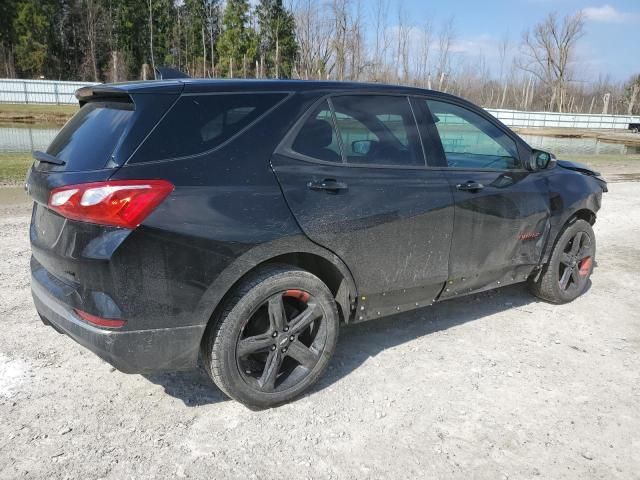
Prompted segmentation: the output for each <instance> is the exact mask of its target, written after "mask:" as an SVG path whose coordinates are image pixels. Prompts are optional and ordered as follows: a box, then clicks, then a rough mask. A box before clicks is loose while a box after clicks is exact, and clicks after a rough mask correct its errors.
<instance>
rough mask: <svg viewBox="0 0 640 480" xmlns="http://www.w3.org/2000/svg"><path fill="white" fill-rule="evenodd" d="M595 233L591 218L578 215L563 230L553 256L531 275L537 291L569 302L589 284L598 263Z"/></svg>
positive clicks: (554, 300)
mask: <svg viewBox="0 0 640 480" xmlns="http://www.w3.org/2000/svg"><path fill="white" fill-rule="evenodd" d="M595 256H596V237H595V235H594V233H593V229H592V228H591V225H590V224H589V222H587V221H585V220H581V219H576V220H574V221H572V222H570V223H569V224H567V225H566V226H565V228H564V230H563V231H562V232H561V233H560V235H559V237H558V239H557V241H556V244H555V247H554V249H553V252H552V253H551V258H549V261H548V262H547V264H546V265H544V266H543V267H542V271H541V272H540V273H539V274H538V275H537V276H536V275H534V276H533V278H531V279H529V287H530V288H531V291H532V292H533V294H534V295H536V296H538V297H540V298H542V299H543V300H546V301H548V302H551V303H567V302H570V301H572V300H574V299H576V298H577V297H579V296H580V295H582V294H583V293H584V292H585V291H586V290H587V288H588V286H589V280H590V278H591V273H592V272H593V268H594V266H595Z"/></svg>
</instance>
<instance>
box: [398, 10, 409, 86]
mask: <svg viewBox="0 0 640 480" xmlns="http://www.w3.org/2000/svg"><path fill="white" fill-rule="evenodd" d="M410 34H411V27H410V26H409V23H408V20H407V14H406V11H405V9H404V4H403V3H402V2H398V27H397V32H396V35H397V37H398V38H397V40H398V48H397V51H396V65H395V72H396V77H397V78H398V80H400V81H402V82H403V83H408V82H409V35H410Z"/></svg>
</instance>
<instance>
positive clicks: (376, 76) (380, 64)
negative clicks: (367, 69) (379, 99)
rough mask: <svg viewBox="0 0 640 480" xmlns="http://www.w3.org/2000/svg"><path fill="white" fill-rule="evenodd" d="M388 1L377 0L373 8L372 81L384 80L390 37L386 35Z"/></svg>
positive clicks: (387, 27)
mask: <svg viewBox="0 0 640 480" xmlns="http://www.w3.org/2000/svg"><path fill="white" fill-rule="evenodd" d="M388 19H389V0H377V1H376V4H375V6H374V22H373V24H374V52H373V71H372V72H371V77H372V79H373V80H378V81H383V80H385V78H386V72H385V71H384V70H385V68H386V62H387V55H388V50H389V46H390V42H391V39H390V36H389V35H388V34H387V33H388V29H389V25H388Z"/></svg>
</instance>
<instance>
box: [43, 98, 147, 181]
mask: <svg viewBox="0 0 640 480" xmlns="http://www.w3.org/2000/svg"><path fill="white" fill-rule="evenodd" d="M133 113H134V108H133V104H132V103H130V102H89V103H87V104H85V105H84V106H83V107H82V108H81V109H80V111H79V112H78V113H77V114H76V115H74V117H73V118H72V119H71V120H69V122H67V124H66V125H65V126H64V127H63V128H62V130H61V131H60V133H58V135H57V136H56V138H55V139H54V140H53V142H51V145H49V148H48V149H47V153H49V154H51V155H54V156H56V157H58V158H59V159H60V160H63V161H64V162H65V163H66V165H65V166H64V170H66V171H83V170H99V169H101V168H104V167H105V165H106V164H107V163H108V162H109V160H110V159H111V155H112V154H113V152H114V151H115V149H116V147H117V146H118V143H119V142H120V139H121V138H122V135H123V134H124V132H125V130H126V128H127V126H128V125H129V122H130V121H131V117H132V116H133Z"/></svg>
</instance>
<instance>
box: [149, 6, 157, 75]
mask: <svg viewBox="0 0 640 480" xmlns="http://www.w3.org/2000/svg"><path fill="white" fill-rule="evenodd" d="M149 51H150V52H151V67H152V68H153V76H154V78H155V76H156V61H155V60H154V58H153V5H152V3H151V0H149Z"/></svg>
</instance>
